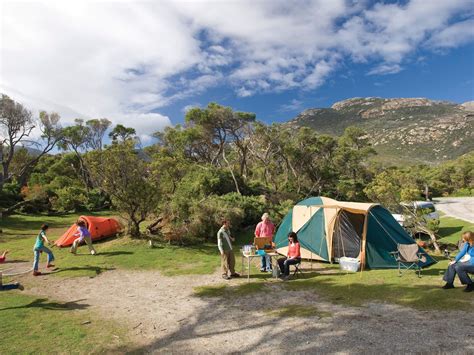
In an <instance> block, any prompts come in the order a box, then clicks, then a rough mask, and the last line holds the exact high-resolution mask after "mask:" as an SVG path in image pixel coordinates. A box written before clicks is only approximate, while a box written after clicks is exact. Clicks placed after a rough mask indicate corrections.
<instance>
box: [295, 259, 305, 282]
mask: <svg viewBox="0 0 474 355" xmlns="http://www.w3.org/2000/svg"><path fill="white" fill-rule="evenodd" d="M293 266H294V267H295V271H294V272H293V277H294V278H296V279H297V278H298V274H300V275H301V277H303V276H304V275H303V271H301V261H300V262H299V263H298V264H295V265H293Z"/></svg>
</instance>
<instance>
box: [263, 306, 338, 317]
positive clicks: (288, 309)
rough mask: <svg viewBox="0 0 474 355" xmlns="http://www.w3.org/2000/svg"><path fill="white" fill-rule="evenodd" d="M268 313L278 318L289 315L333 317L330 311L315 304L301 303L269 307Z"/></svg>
mask: <svg viewBox="0 0 474 355" xmlns="http://www.w3.org/2000/svg"><path fill="white" fill-rule="evenodd" d="M265 313H266V314H267V315H269V316H272V317H278V318H288V317H299V318H307V317H319V318H326V317H331V316H332V314H331V313H330V312H325V311H320V310H319V309H318V308H317V307H313V306H303V305H300V304H293V305H288V306H284V307H281V308H279V309H269V310H267V311H266V312H265Z"/></svg>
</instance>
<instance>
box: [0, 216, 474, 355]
mask: <svg viewBox="0 0 474 355" xmlns="http://www.w3.org/2000/svg"><path fill="white" fill-rule="evenodd" d="M12 217H14V218H13V219H11V220H10V221H12V222H14V223H12V224H5V223H6V222H8V221H9V218H10V217H8V219H5V220H3V221H2V222H1V223H2V224H1V228H2V229H3V231H4V233H3V234H1V235H0V249H3V248H5V249H7V248H8V249H10V250H11V251H12V253H11V258H10V260H12V259H17V260H21V262H20V263H15V264H18V265H20V264H22V263H25V265H30V263H31V258H32V257H31V248H32V245H31V244H32V241H33V240H34V235H35V233H36V228H37V225H38V224H40V223H41V221H42V219H41V218H40V217H35V218H34V220H33V221H31V219H30V218H31V217H25V216H12ZM54 218H55V221H54V222H53V223H51V222H50V223H51V224H52V225H53V227H55V226H56V225H60V226H62V227H61V228H62V229H57V230H56V229H53V230H52V231H51V233H49V234H50V235H51V236H52V239H53V240H54V239H55V236H57V235H60V233H61V232H63V231H64V230H65V229H66V228H67V227H68V226H69V225H70V222H71V221H73V220H74V219H75V216H68V217H65V218H64V219H63V220H62V219H60V218H58V217H54ZM66 219H67V221H66ZM448 221H449V223H450V224H449V226H447V227H446V228H454V227H455V228H456V231H454V229H445V230H443V229H442V230H443V232H450V231H453V233H455V234H457V235H459V230H460V229H462V228H465V227H466V224H465V223H464V222H462V221H457V222H456V220H454V221H453V220H451V219H450V220H448ZM441 223H442V225H441V227H442V228H444V227H445V226H444V225H443V223H444V218H443V219H442V221H441ZM22 225H24V226H25V227H24V229H23V230H22V229H21V228H22V227H21V226H22ZM29 226H30V227H31V228H30V227H29ZM459 228H460V229H459ZM28 233H29V234H28ZM446 236H448V235H447V234H446ZM248 240H250V236H249V235H245V236H242V237H241V241H242V243H243V242H246V241H248ZM23 248H24V249H25V250H23ZM97 249H98V251H99V253H101V255H97V256H91V255H88V254H87V253H86V250H84V254H82V255H78V256H73V255H71V254H69V253H68V249H57V248H55V249H53V251H54V252H55V253H56V256H57V259H58V266H59V267H60V269H59V270H58V272H56V273H54V274H50V275H45V276H42V277H37V278H34V277H33V276H31V275H29V274H28V275H25V276H22V277H20V278H18V279H17V280H18V281H21V282H22V283H23V284H24V285H25V291H23V293H21V292H20V291H9V292H6V293H4V294H2V299H1V301H0V324H3V326H2V327H1V328H0V330H1V331H2V332H3V333H4V334H7V336H9V337H10V336H11V337H12V339H14V341H12V342H9V343H8V344H7V346H6V347H5V348H3V349H2V350H4V351H6V352H33V350H34V349H40V351H41V349H46V348H47V349H48V350H49V351H51V352H63V351H64V349H68V350H71V351H74V352H78V353H86V352H104V351H136V352H139V353H140V352H144V351H149V350H151V351H161V352H167V351H173V352H181V351H182V352H186V351H187V352H212V353H217V352H219V353H223V352H231V351H239V352H245V351H267V352H268V351H274V352H287V351H293V352H294V351H301V352H303V351H308V352H341V353H354V352H364V351H367V350H370V351H374V352H387V349H390V351H395V352H406V351H413V352H426V351H430V350H436V351H450V352H455V353H456V352H457V353H466V352H473V351H474V341H473V340H472V337H470V336H469V335H470V334H472V331H473V327H472V326H470V324H471V319H472V312H466V311H465V310H466V309H472V306H473V305H474V299H473V297H472V294H466V293H463V292H462V288H461V287H459V284H456V286H457V288H456V289H454V290H447V291H445V290H441V289H440V288H439V287H440V286H441V285H442V281H441V273H442V272H443V271H444V268H445V267H446V261H441V262H439V263H437V264H434V265H432V266H431V267H429V268H427V269H425V270H423V272H422V275H423V277H422V278H421V279H419V278H418V277H416V276H415V274H414V272H413V271H407V272H405V274H404V275H403V276H402V277H398V276H397V270H372V271H364V272H362V273H360V272H359V273H355V274H346V273H340V272H339V270H338V267H337V265H330V264H322V263H314V264H313V269H312V270H311V265H310V264H309V263H306V264H304V265H303V267H304V273H305V275H304V278H299V279H298V280H294V281H290V282H281V281H279V280H274V279H272V278H270V277H269V275H268V274H263V273H259V272H255V273H253V274H252V276H251V281H252V282H250V283H248V282H247V281H246V280H245V279H244V278H242V279H233V280H231V281H229V282H224V281H223V280H222V279H221V278H220V275H219V272H218V271H216V270H217V268H218V265H219V257H218V255H217V250H216V247H215V245H212V244H209V245H204V246H199V247H170V246H160V247H158V248H153V249H150V248H148V246H147V243H146V242H145V241H136V240H130V239H129V238H119V239H112V240H106V241H103V242H101V243H98V244H97ZM257 262H258V260H257V261H256V263H257ZM61 270H62V271H61ZM255 271H258V269H257V268H256V269H255ZM57 276H62V277H57ZM3 296H5V297H3ZM5 308H6V309H5ZM33 319H35V320H37V321H38V324H39V323H41V328H40V329H39V328H38V329H36V331H35V334H37V335H35V336H28V335H25V333H24V332H21V331H18V330H17V329H28V327H27V325H28V326H29V325H30V324H31V322H33ZM89 321H90V323H88V322H89ZM99 322H100V323H99ZM466 325H467V326H466ZM48 336H49V337H48ZM43 337H45V338H47V339H46V340H44V341H43V340H41V341H43V343H42V345H41V347H38V345H37V342H38V341H40V340H38V339H42V338H43ZM341 337H343V339H341ZM420 339H423V341H422V342H420Z"/></svg>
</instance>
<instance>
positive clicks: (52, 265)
mask: <svg viewBox="0 0 474 355" xmlns="http://www.w3.org/2000/svg"><path fill="white" fill-rule="evenodd" d="M46 267H47V268H51V267H54V264H48V265H46Z"/></svg>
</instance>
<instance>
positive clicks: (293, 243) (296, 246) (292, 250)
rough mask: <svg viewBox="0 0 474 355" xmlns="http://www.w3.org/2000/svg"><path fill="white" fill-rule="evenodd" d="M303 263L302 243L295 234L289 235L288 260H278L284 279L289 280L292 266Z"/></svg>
mask: <svg viewBox="0 0 474 355" xmlns="http://www.w3.org/2000/svg"><path fill="white" fill-rule="evenodd" d="M300 262H301V252H300V243H299V242H298V236H297V235H296V233H295V232H291V233H290V234H288V253H287V257H286V258H280V259H278V265H279V266H280V270H281V273H282V278H283V279H285V280H288V277H289V276H290V265H295V264H299V263H300Z"/></svg>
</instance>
